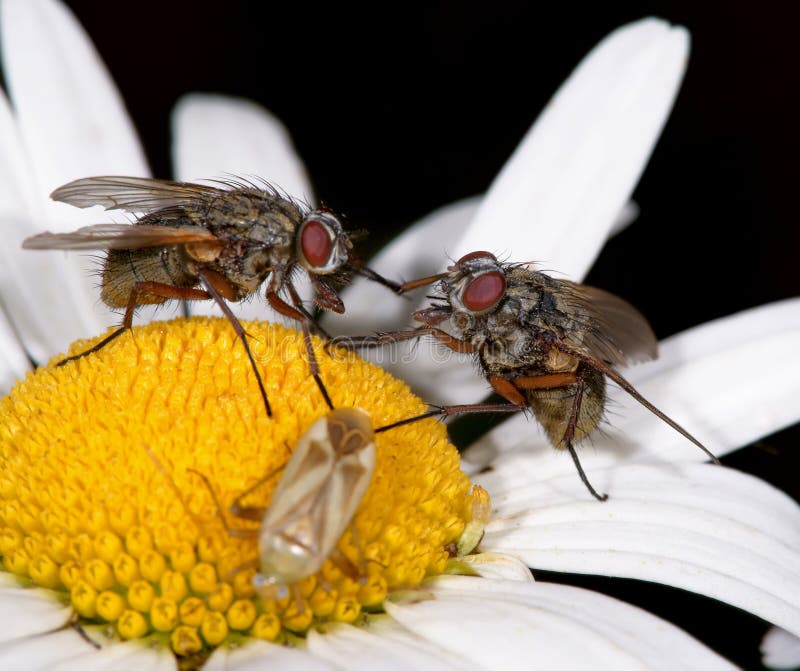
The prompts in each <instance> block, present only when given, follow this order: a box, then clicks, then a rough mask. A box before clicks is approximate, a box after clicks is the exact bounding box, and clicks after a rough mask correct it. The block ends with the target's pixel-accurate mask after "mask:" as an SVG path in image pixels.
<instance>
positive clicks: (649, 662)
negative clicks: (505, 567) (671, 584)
mask: <svg viewBox="0 0 800 671" xmlns="http://www.w3.org/2000/svg"><path fill="white" fill-rule="evenodd" d="M430 590H431V591H432V592H433V595H434V597H435V598H434V599H432V600H425V601H419V602H417V603H411V604H407V605H400V604H396V603H392V602H388V603H387V604H386V609H387V612H388V613H389V614H390V615H391V616H392V617H394V618H395V619H396V620H398V621H399V622H400V623H401V624H403V625H404V626H405V627H407V628H408V629H410V630H411V631H413V632H415V633H416V634H418V635H420V636H423V637H425V638H427V639H429V640H431V641H433V642H434V643H436V644H437V645H440V646H441V647H443V648H446V649H448V650H450V651H451V653H452V654H453V655H455V656H457V658H462V659H468V660H470V662H471V663H477V664H479V665H481V666H484V667H487V668H503V669H518V668H519V669H530V668H545V666H546V665H548V664H550V665H553V667H554V668H559V669H564V668H585V666H586V665H587V664H589V663H591V666H592V668H593V669H634V668H635V669H641V668H648V669H681V668H686V669H698V668H703V669H706V668H708V669H711V668H720V669H723V668H724V669H728V668H732V667H731V665H730V664H728V663H727V662H725V660H723V659H721V658H720V657H718V656H717V655H716V654H715V653H713V652H712V651H710V650H708V649H707V648H704V647H703V646H702V645H701V644H700V643H698V642H697V641H695V640H694V639H693V638H691V637H690V636H688V635H687V634H686V633H684V632H682V631H681V630H680V629H677V628H676V627H674V626H672V625H670V624H668V623H667V622H664V621H663V620H660V619H658V618H656V617H655V616H653V615H650V614H649V613H647V612H645V611H642V610H640V609H638V608H635V607H633V606H629V605H627V604H624V603H622V602H620V601H616V600H614V599H611V598H609V597H606V596H604V595H601V594H597V593H594V592H590V591H587V590H582V589H578V588H575V587H566V586H564V585H548V584H546V583H532V584H520V583H517V582H514V583H504V582H503V581H495V580H481V579H479V578H462V577H455V576H452V577H448V578H440V579H438V580H437V581H435V583H434V585H433V586H431V587H430Z"/></svg>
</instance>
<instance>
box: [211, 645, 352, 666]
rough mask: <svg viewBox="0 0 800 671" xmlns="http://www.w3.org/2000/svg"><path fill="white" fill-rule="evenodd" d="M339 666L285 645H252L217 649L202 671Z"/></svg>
mask: <svg viewBox="0 0 800 671" xmlns="http://www.w3.org/2000/svg"><path fill="white" fill-rule="evenodd" d="M335 668H337V667H336V666H334V665H332V664H329V663H328V662H326V661H324V660H322V659H320V658H319V657H315V656H314V655H312V654H310V653H309V652H307V651H305V650H298V649H295V648H288V647H286V646H285V645H276V644H274V643H264V642H262V641H251V642H248V643H247V644H246V645H244V646H242V647H241V648H235V649H231V650H228V649H226V648H217V649H216V650H215V651H214V654H212V655H211V657H210V658H209V659H208V661H207V662H206V663H205V664H204V665H203V671H262V669H270V670H273V669H274V670H275V671H280V670H281V669H286V670H287V671H288V670H293V669H309V670H310V671H314V670H315V669H335Z"/></svg>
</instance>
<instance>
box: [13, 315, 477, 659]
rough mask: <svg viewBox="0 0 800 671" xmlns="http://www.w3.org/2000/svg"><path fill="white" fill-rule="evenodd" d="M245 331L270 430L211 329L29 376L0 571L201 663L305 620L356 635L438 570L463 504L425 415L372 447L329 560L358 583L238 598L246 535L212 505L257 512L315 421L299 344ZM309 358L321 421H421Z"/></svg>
mask: <svg viewBox="0 0 800 671" xmlns="http://www.w3.org/2000/svg"><path fill="white" fill-rule="evenodd" d="M245 328H246V330H247V332H248V334H249V336H250V342H251V346H252V348H253V350H254V355H255V357H256V360H257V361H258V362H259V366H260V367H261V375H262V377H263V380H264V384H265V387H266V390H267V394H268V396H269V400H270V402H271V404H272V409H273V417H272V418H271V419H270V418H268V417H267V415H266V413H265V410H264V406H263V403H262V400H261V397H260V395H259V391H258V386H257V384H256V381H255V377H254V375H253V371H252V369H251V366H250V364H249V362H248V360H247V357H246V355H245V352H244V349H243V347H242V345H241V343H240V342H239V341H238V340H237V339H236V337H235V335H234V333H233V331H232V329H231V327H230V324H229V323H228V322H227V321H225V320H217V319H190V320H185V319H179V320H175V321H172V322H167V323H164V322H156V323H152V324H149V325H147V326H142V327H137V328H135V329H134V330H133V332H132V333H131V334H125V335H123V336H122V337H120V338H118V339H117V340H115V341H114V342H112V343H111V344H109V345H108V346H106V347H104V348H103V349H101V350H100V351H99V352H97V353H94V354H91V355H89V356H86V357H85V358H82V359H79V360H77V361H75V362H71V363H68V364H67V365H65V366H63V367H56V366H55V365H54V363H51V364H50V365H48V366H47V367H43V368H40V369H38V370H36V371H35V372H32V373H30V374H29V375H28V377H27V378H26V379H25V380H24V381H23V382H20V383H19V384H18V385H17V386H16V387H15V388H14V389H13V391H12V392H11V394H10V395H9V396H7V397H6V398H4V399H2V401H0V554H1V555H2V561H3V566H4V568H5V569H6V570H7V571H9V572H11V573H13V574H15V575H17V576H19V577H21V578H25V579H28V580H29V581H30V582H32V583H33V584H35V585H38V586H41V587H46V588H50V589H53V590H58V591H61V592H64V593H68V598H69V600H70V602H71V604H72V607H73V608H74V610H75V612H76V613H77V614H78V615H79V616H80V618H81V621H82V622H106V623H113V627H114V629H115V631H116V634H117V635H118V636H119V637H121V638H123V639H132V638H139V637H143V636H148V635H154V636H161V637H163V638H164V639H165V641H167V640H168V641H169V645H171V647H172V649H173V650H174V651H175V652H176V653H177V654H178V655H202V654H204V653H205V652H207V651H209V650H210V649H211V648H213V647H214V646H217V645H220V644H221V643H223V642H225V641H226V640H230V639H231V637H232V636H237V635H238V636H241V635H246V636H250V637H256V638H261V639H268V640H281V639H283V638H284V637H285V636H286V635H287V634H288V632H294V633H302V632H304V631H306V630H307V629H308V628H309V627H310V626H312V625H313V624H315V623H318V622H324V621H327V622H330V621H341V622H354V621H356V620H357V619H358V618H359V616H360V614H361V612H362V609H365V608H366V609H370V610H374V609H379V608H380V605H381V604H382V602H383V600H384V599H385V597H386V596H387V593H388V592H389V591H391V590H393V589H398V588H409V587H414V586H416V585H419V583H420V581H422V580H423V579H424V578H425V577H426V576H430V575H434V574H438V573H441V572H442V571H443V570H444V569H445V565H446V563H447V561H448V558H449V556H450V555H451V554H452V553H453V552H454V550H453V548H455V547H457V544H458V541H459V539H460V537H461V535H462V532H464V530H465V528H466V526H467V524H468V523H469V522H470V520H471V517H472V507H473V497H472V495H471V494H470V483H469V481H468V479H467V478H466V476H465V475H464V474H463V473H462V472H461V471H460V469H459V459H458V454H457V452H456V450H455V448H453V447H452V446H451V445H450V444H449V443H448V442H447V439H446V434H445V429H444V427H443V426H442V425H441V424H440V423H439V422H437V421H435V420H432V419H429V420H425V421H422V422H418V423H415V424H411V425H407V426H403V427H399V428H397V429H392V430H389V431H386V432H384V433H379V434H377V435H376V440H375V445H376V453H377V456H376V462H377V463H376V468H375V473H374V476H373V478H372V482H371V484H370V486H369V489H368V490H367V493H366V494H365V496H364V498H363V500H362V502H361V505H360V506H359V508H358V511H357V513H356V515H355V518H354V520H353V522H352V524H351V525H350V526H349V528H348V530H347V531H346V532H345V533H344V535H343V537H342V538H341V540H340V542H339V544H338V547H337V550H336V554H337V555H338V556H339V557H341V556H344V557H345V558H346V560H347V562H349V564H351V565H352V566H353V567H355V568H356V569H357V572H356V574H353V572H352V571H347V570H345V568H344V566H343V564H342V560H341V559H340V560H339V561H335V558H334V557H333V556H331V558H329V559H328V561H326V563H325V564H324V565H323V567H322V569H321V571H320V572H319V573H318V574H316V575H312V576H309V577H308V578H306V579H304V580H303V581H301V582H300V583H298V585H296V586H292V589H291V590H290V591H289V593H288V594H283V593H281V592H280V591H277V592H276V594H275V598H272V599H271V598H263V595H262V596H260V597H259V596H256V594H255V589H254V586H253V578H254V574H255V571H256V568H254V567H255V566H257V562H256V561H254V560H257V559H258V545H257V542H258V540H257V535H254V534H253V530H255V531H256V532H257V531H258V529H259V521H258V520H245V519H242V518H241V517H236V516H235V515H233V514H231V511H230V506H231V504H232V503H233V502H234V501H236V500H237V499H238V498H239V497H241V495H242V493H243V492H245V491H246V490H247V489H248V488H250V487H252V486H253V485H254V484H256V483H258V482H259V481H263V482H262V483H261V484H259V485H258V486H256V487H255V489H254V490H253V491H252V492H251V493H249V494H247V496H245V497H244V499H243V500H242V501H240V503H241V504H243V505H246V506H249V507H260V508H265V507H267V506H268V504H269V501H270V496H271V493H272V491H273V490H274V489H275V486H276V484H277V482H278V481H279V480H280V477H281V473H280V467H281V466H282V465H284V464H285V463H286V461H287V460H288V459H289V456H290V454H291V452H292V450H293V449H294V447H295V445H296V444H297V443H298V440H299V439H300V438H301V436H302V435H303V434H304V433H305V432H306V431H307V430H308V428H309V427H310V426H311V425H312V424H313V423H314V421H315V420H317V419H318V418H319V417H321V416H323V415H325V414H326V413H327V412H328V408H327V407H326V405H325V403H324V401H323V399H322V396H321V394H320V392H319V390H318V389H317V387H316V385H315V384H314V381H313V379H312V378H311V377H310V376H309V373H308V365H307V363H306V361H305V360H304V356H303V353H304V351H305V350H304V345H303V341H302V337H301V336H300V335H299V334H298V333H296V332H295V331H291V330H287V329H285V328H283V327H280V326H277V325H273V324H264V323H258V322H253V323H247V324H245ZM93 342H96V340H95V341H92V342H89V341H87V342H79V343H75V344H74V345H73V347H72V349H71V351H70V353H71V354H76V353H79V352H82V351H84V350H86V349H87V348H88V347H90V346H91V345H92V344H93ZM315 347H316V348H317V355H318V359H319V362H320V365H321V369H322V372H321V376H322V379H323V380H324V382H325V385H326V387H327V389H328V391H329V393H330V396H331V398H332V400H333V403H334V405H335V407H337V408H348V407H360V408H363V409H364V410H366V411H367V413H369V416H370V418H371V421H372V423H373V426H375V427H380V426H383V425H386V424H390V423H392V422H395V421H397V420H400V419H404V418H406V417H410V416H414V415H417V414H420V413H422V412H424V411H425V409H426V406H425V404H424V403H422V401H420V400H419V399H418V398H416V397H415V396H413V395H412V394H411V393H410V392H409V390H408V388H407V387H406V385H405V384H404V383H402V382H400V381H398V380H396V379H394V378H392V377H391V376H389V375H388V374H387V373H385V372H384V371H382V370H381V369H380V368H377V367H376V366H373V365H371V364H369V363H367V362H365V361H362V360H360V359H358V358H356V357H353V356H348V357H334V358H331V357H329V356H327V355H326V354H325V353H324V352H323V350H322V347H321V345H320V343H319V342H316V341H315ZM54 361H55V360H54ZM271 472H277V474H276V475H275V476H274V477H265V476H266V474H268V473H271ZM203 476H204V477H205V478H206V479H207V480H208V486H207V485H206V483H205V482H204V479H203ZM210 490H213V491H210ZM484 494H485V493H484ZM215 497H216V499H217V500H218V501H219V505H217V503H216V502H215ZM482 505H485V502H484V503H483V504H482ZM335 513H336V511H331V514H335ZM223 516H224V521H225V523H223ZM226 524H227V527H229V528H230V529H232V530H233V533H231V532H230V531H229V530H228V529H227V528H226ZM237 530H238V531H237ZM248 530H249V531H250V533H247V531H248ZM470 533H471V534H472V535H474V530H473V531H471V532H470ZM462 544H463V540H462ZM471 544H472V545H474V542H473V543H471Z"/></svg>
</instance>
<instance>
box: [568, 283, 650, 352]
mask: <svg viewBox="0 0 800 671" xmlns="http://www.w3.org/2000/svg"><path fill="white" fill-rule="evenodd" d="M562 282H563V284H564V285H565V289H567V290H568V291H569V298H568V301H569V303H570V306H571V307H572V309H573V310H574V312H575V314H576V315H580V317H581V319H580V323H581V328H580V329H576V330H575V331H572V332H568V334H567V335H566V336H565V340H566V341H567V343H568V344H569V345H571V346H573V347H577V348H579V349H582V350H584V351H586V352H587V353H588V354H591V355H592V356H594V357H596V358H598V359H600V360H601V361H605V362H606V363H608V364H610V365H616V366H625V365H628V364H631V363H637V362H641V361H649V360H651V359H655V358H656V357H657V356H658V341H657V340H656V336H655V334H654V333H653V329H652V328H650V324H649V323H648V322H647V320H646V319H645V318H644V316H643V315H642V314H641V313H640V312H639V311H638V310H637V309H636V308H635V307H633V306H632V305H631V304H630V303H628V302H627V301H625V300H623V299H622V298H620V297H619V296H615V295H614V294H612V293H609V292H608V291H603V290H602V289H597V288H596V287H589V286H586V285H583V284H575V283H574V282H569V281H566V280H563V281H562Z"/></svg>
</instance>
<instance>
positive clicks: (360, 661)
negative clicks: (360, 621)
mask: <svg viewBox="0 0 800 671" xmlns="http://www.w3.org/2000/svg"><path fill="white" fill-rule="evenodd" d="M308 649H309V650H310V651H311V652H313V653H314V654H315V655H318V656H319V657H322V658H324V659H327V660H329V661H330V662H332V663H333V664H335V665H336V666H337V667H339V668H342V669H364V670H365V671H370V670H372V669H376V670H378V669H387V670H388V669H397V670H398V671H404V670H405V669H434V668H435V669H457V668H463V666H462V664H463V662H462V664H457V663H454V662H452V661H450V660H448V653H447V652H446V651H445V650H443V649H441V648H438V647H437V646H434V645H431V644H430V643H429V642H428V641H426V640H424V639H422V638H419V637H417V636H414V635H413V634H411V633H410V632H408V631H407V630H404V629H403V628H401V627H400V626H399V625H398V624H397V623H395V622H392V621H391V620H389V621H386V620H384V619H383V618H378V619H376V621H374V622H373V621H372V618H370V620H368V621H367V624H366V625H365V626H363V627H352V626H350V625H336V626H332V627H330V628H329V629H328V630H327V631H325V632H324V633H318V632H316V631H311V632H309V635H308Z"/></svg>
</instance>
